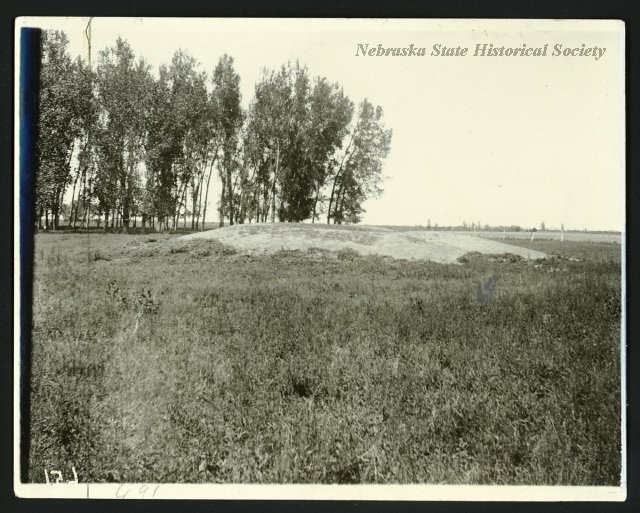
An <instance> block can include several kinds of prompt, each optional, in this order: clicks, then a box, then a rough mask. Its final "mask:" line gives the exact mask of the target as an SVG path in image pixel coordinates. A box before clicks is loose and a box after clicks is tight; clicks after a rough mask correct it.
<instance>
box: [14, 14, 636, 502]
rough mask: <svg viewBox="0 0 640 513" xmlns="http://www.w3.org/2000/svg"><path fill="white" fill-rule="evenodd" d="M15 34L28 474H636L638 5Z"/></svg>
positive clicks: (22, 480)
mask: <svg viewBox="0 0 640 513" xmlns="http://www.w3.org/2000/svg"><path fill="white" fill-rule="evenodd" d="M15 41H16V72H15V95H16V99H17V100H18V99H19V103H17V105H19V106H20V108H19V109H17V110H16V120H15V130H16V155H17V157H16V166H15V184H16V185H15V187H16V188H15V197H16V211H15V216H16V217H15V223H16V224H15V226H16V232H15V240H16V245H17V246H16V249H17V251H18V250H19V258H16V259H15V269H14V272H15V276H16V280H15V286H16V292H17V293H18V296H19V298H18V300H17V302H16V305H17V307H19V312H18V314H17V315H18V317H17V318H18V319H20V320H21V322H18V323H17V324H16V329H15V337H14V348H15V350H14V354H15V361H14V368H15V371H16V376H18V379H16V380H15V382H14V385H15V394H14V397H15V401H14V412H15V417H16V421H15V423H14V426H13V429H14V441H15V445H16V455H15V459H14V489H15V491H16V494H17V495H18V496H21V497H86V498H100V497H102V498H119V499H127V498H128V499H132V498H133V499H170V498H182V499H189V498H235V499H244V498H249V499H259V498H264V499H268V498H278V499H283V498H284V499H286V498H297V499H300V498H309V499H326V498H334V499H349V500H355V499H380V500H392V499H401V500H444V499H446V500H585V501H586V500H600V501H606V500H608V501H622V500H624V499H625V497H626V469H625V466H626V463H625V462H626V454H625V440H626V431H625V429H626V428H625V425H626V424H625V415H626V414H625V409H624V405H625V397H626V396H625V394H626V391H625V374H624V372H623V370H624V368H625V365H626V355H625V329H624V326H625V316H626V305H625V25H624V23H623V22H622V21H618V20H542V19H539V20H531V19H529V20H509V19H505V20H497V19H493V20H492V19H466V20H459V19H366V18H360V19H357V18H342V19H340V18H336V19H314V18H307V19H287V18H108V17H94V18H89V17H84V18H81V17H70V18H63V17H37V18H36V17H34V18H29V17H23V18H18V19H17V20H16V25H15ZM17 100H16V101H17ZM17 254H18V253H17ZM196 485H197V486H196ZM203 485H206V486H203ZM253 485H261V486H253Z"/></svg>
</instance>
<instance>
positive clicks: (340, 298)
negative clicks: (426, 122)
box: [28, 234, 621, 485]
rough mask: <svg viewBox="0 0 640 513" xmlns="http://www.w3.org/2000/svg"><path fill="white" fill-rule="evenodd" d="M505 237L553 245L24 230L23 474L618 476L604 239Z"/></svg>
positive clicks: (396, 478) (246, 478) (307, 478)
mask: <svg viewBox="0 0 640 513" xmlns="http://www.w3.org/2000/svg"><path fill="white" fill-rule="evenodd" d="M88 243H90V245H91V249H90V250H88V249H87V244H88ZM518 244H522V245H527V246H528V247H532V248H534V249H539V250H541V251H545V252H547V253H555V254H558V255H560V256H558V257H556V258H551V259H548V260H544V261H539V262H528V261H524V260H521V259H519V258H504V257H501V258H495V257H486V256H479V255H468V256H467V257H466V258H465V259H464V263H462V264H452V265H442V264H435V263H429V262H417V261H397V260H390V259H385V258H381V257H374V256H368V257H361V256H359V255H358V254H357V253H355V252H350V251H343V252H341V253H340V254H338V255H337V258H336V255H331V254H328V253H324V252H322V251H310V252H309V253H301V252H296V251H288V252H281V253H278V254H274V255H265V256H246V255H241V254H237V253H236V252H235V251H233V250H232V249H230V248H228V247H224V246H222V245H221V244H220V243H219V242H216V241H193V242H192V243H189V244H185V243H180V242H179V241H177V240H173V239H171V238H170V237H168V236H159V235H153V236H151V235H146V236H143V235H130V236H122V235H98V234H93V235H91V238H90V239H87V235H73V234H62V235H55V234H40V235H37V237H36V251H35V271H34V287H33V289H34V295H33V330H32V341H33V342H32V358H31V365H32V371H31V372H32V382H31V443H30V451H29V455H28V462H29V479H30V480H31V481H33V482H41V481H43V480H44V474H43V469H44V468H49V469H51V468H64V469H70V467H71V466H72V465H73V466H74V467H75V469H76V470H77V472H78V477H79V479H80V481H81V482H105V481H107V482H109V481H126V482H226V483H231V482H233V483H243V482H252V483H451V484H457V483H465V484H487V483H499V484H525V485H532V484H549V485H556V484H563V485H616V484H617V483H618V481H619V469H620V308H621V303H620V299H621V298H620V256H619V251H620V247H619V246H617V245H611V244H606V245H603V244H597V243H587V242H584V243H572V242H565V243H562V244H560V243H556V242H553V241H540V242H537V241H534V242H533V243H529V242H526V241H520V242H518ZM88 251H92V252H93V253H87V252H88ZM87 255H89V258H87ZM570 258H573V259H574V260H571V259H570ZM487 283H493V286H492V287H487V286H486V284H487Z"/></svg>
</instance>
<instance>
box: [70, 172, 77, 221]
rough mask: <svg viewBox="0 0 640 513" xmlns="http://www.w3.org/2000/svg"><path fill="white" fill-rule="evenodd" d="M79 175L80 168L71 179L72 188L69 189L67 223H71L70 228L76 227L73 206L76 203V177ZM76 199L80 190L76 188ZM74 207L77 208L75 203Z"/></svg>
mask: <svg viewBox="0 0 640 513" xmlns="http://www.w3.org/2000/svg"><path fill="white" fill-rule="evenodd" d="M79 176H80V170H78V172H77V173H76V177H75V179H74V180H73V188H72V189H71V208H70V210H69V224H70V225H72V228H73V229H74V230H75V229H76V223H75V221H72V220H73V207H74V204H76V203H78V202H77V200H76V199H75V198H76V185H78V178H79ZM78 199H80V190H79V189H78ZM75 207H76V209H77V208H78V206H77V205H75Z"/></svg>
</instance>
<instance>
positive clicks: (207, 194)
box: [202, 158, 215, 231]
mask: <svg viewBox="0 0 640 513" xmlns="http://www.w3.org/2000/svg"><path fill="white" fill-rule="evenodd" d="M214 162H215V158H214V159H213V160H212V161H211V167H209V176H208V177H207V191H206V192H205V194H204V210H203V211H202V230H203V231H204V229H205V228H204V223H205V221H206V220H207V202H208V201H209V183H210V182H211V175H212V174H213V163H214Z"/></svg>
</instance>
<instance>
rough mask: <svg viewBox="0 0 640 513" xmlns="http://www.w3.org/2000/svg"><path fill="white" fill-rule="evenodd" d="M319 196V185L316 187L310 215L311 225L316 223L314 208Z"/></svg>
mask: <svg viewBox="0 0 640 513" xmlns="http://www.w3.org/2000/svg"><path fill="white" fill-rule="evenodd" d="M319 196H320V184H318V186H317V187H316V197H315V198H314V200H313V213H312V214H311V223H312V224H313V223H315V222H316V208H317V206H318V197H319Z"/></svg>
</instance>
